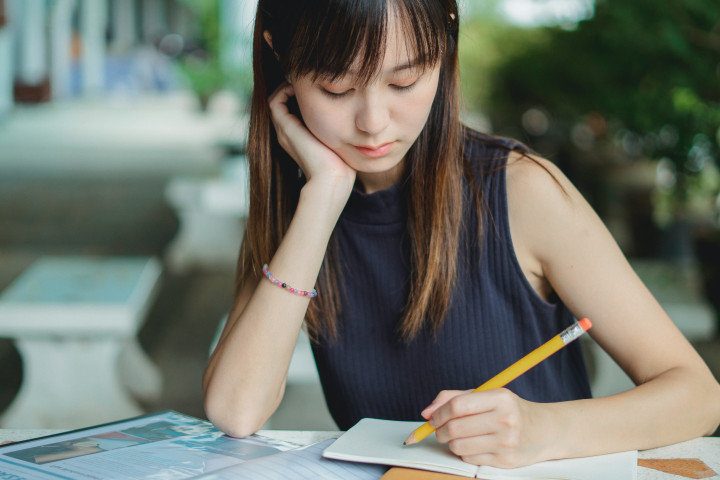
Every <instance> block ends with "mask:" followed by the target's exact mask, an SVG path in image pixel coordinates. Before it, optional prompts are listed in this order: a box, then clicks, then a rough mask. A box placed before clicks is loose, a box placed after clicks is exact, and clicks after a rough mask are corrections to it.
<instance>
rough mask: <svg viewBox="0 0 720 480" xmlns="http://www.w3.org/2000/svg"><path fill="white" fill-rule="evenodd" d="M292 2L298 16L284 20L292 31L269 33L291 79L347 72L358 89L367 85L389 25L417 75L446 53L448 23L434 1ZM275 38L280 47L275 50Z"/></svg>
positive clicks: (380, 56)
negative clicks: (393, 29)
mask: <svg viewBox="0 0 720 480" xmlns="http://www.w3.org/2000/svg"><path fill="white" fill-rule="evenodd" d="M295 1H296V5H297V4H301V5H297V8H298V10H299V11H298V12H297V13H298V14H299V15H298V16H297V17H295V18H292V19H290V18H288V25H287V26H289V27H291V28H289V29H280V30H279V31H278V30H277V29H273V30H274V31H272V34H273V43H274V44H275V45H276V51H277V53H278V55H279V56H280V60H281V63H282V67H283V70H284V71H285V72H286V74H289V75H291V76H305V75H311V76H312V77H313V79H314V80H317V79H318V78H325V79H329V80H336V79H338V78H340V77H342V76H344V75H346V74H347V73H348V72H351V71H352V74H353V75H354V76H356V78H357V80H358V81H359V82H360V83H361V84H367V83H369V82H370V81H371V80H372V79H373V78H375V77H376V76H377V75H378V73H379V72H380V70H381V69H382V64H383V60H384V58H385V49H386V42H387V38H388V31H389V21H391V20H392V21H395V22H397V28H398V29H399V31H398V36H400V37H399V38H402V39H404V45H405V46H406V48H407V50H408V51H407V55H408V59H409V61H410V62H412V64H413V66H414V67H416V68H417V69H419V70H421V71H423V70H425V69H427V68H432V67H434V66H435V65H437V64H438V63H439V62H440V61H441V60H442V58H443V56H444V54H445V52H446V50H447V47H448V46H447V38H448V22H449V19H446V18H445V16H446V12H445V9H444V8H443V7H442V5H441V2H439V1H438V0H316V1H298V0H295ZM287 13H289V12H286V16H287V17H290V16H292V15H287ZM276 27H279V25H276ZM293 27H294V28H293ZM278 34H279V36H278ZM278 37H279V38H278ZM282 37H284V38H282ZM276 38H278V40H280V39H281V38H282V40H284V41H282V42H281V44H276V42H275V39H276ZM283 47H284V48H283Z"/></svg>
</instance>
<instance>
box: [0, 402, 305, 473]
mask: <svg viewBox="0 0 720 480" xmlns="http://www.w3.org/2000/svg"><path fill="white" fill-rule="evenodd" d="M298 447H299V445H296V444H294V443H290V442H284V441H279V440H275V439H271V438H267V437H263V436H261V435H251V436H249V437H246V438H242V439H237V438H231V437H228V436H226V435H224V434H223V433H222V432H220V431H218V430H217V429H215V428H214V427H213V426H212V424H211V423H210V422H207V421H205V420H200V419H198V418H194V417H191V416H188V415H183V414H181V413H178V412H175V411H170V410H168V411H163V412H159V413H155V414H150V415H145V416H141V417H136V418H131V419H128V420H123V421H119V422H113V423H108V424H105V425H98V426H94V427H89V428H84V429H81V430H75V431H72V432H67V433H61V434H58V435H52V436H49V437H43V438H39V439H34V440H27V441H24V442H19V443H14V444H9V445H5V446H2V447H0V479H2V480H58V479H61V480H115V479H117V480H135V479H138V480H140V479H143V480H144V479H151V480H166V479H168V480H169V479H194V478H197V477H200V476H202V475H204V474H207V473H211V472H215V471H218V470H220V469H224V468H226V467H229V466H232V465H238V464H241V463H244V462H247V461H249V460H253V459H256V458H260V457H264V456H267V455H273V454H276V453H280V452H284V451H287V450H292V449H295V448H298Z"/></svg>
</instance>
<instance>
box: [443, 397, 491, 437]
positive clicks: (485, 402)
mask: <svg viewBox="0 0 720 480" xmlns="http://www.w3.org/2000/svg"><path fill="white" fill-rule="evenodd" d="M486 393H488V392H479V393H478V392H463V394H461V395H457V396H454V397H453V398H451V399H449V400H448V401H447V402H445V403H444V404H443V405H440V406H439V407H438V408H437V409H436V410H435V412H434V413H433V414H432V418H431V419H430V425H432V426H433V427H435V428H436V429H438V428H440V427H442V426H443V425H445V424H446V423H447V422H449V421H450V420H452V419H455V418H460V417H466V416H468V415H477V414H480V413H486V412H490V411H492V410H494V409H495V407H496V405H497V404H496V402H495V401H493V398H492V397H493V396H492V395H486Z"/></svg>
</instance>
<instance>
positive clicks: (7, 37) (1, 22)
mask: <svg viewBox="0 0 720 480" xmlns="http://www.w3.org/2000/svg"><path fill="white" fill-rule="evenodd" d="M8 8H9V5H8V2H6V1H5V0H0V121H2V119H3V117H5V116H7V115H8V114H9V113H10V110H12V107H13V104H14V102H13V78H14V70H13V61H12V58H13V53H12V52H13V36H12V31H11V27H10V12H9V11H8Z"/></svg>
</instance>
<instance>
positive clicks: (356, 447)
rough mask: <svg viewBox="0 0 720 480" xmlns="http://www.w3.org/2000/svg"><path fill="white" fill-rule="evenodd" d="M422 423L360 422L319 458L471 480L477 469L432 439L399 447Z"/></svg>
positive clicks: (375, 420) (369, 419) (368, 419)
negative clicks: (401, 468)
mask: <svg viewBox="0 0 720 480" xmlns="http://www.w3.org/2000/svg"><path fill="white" fill-rule="evenodd" d="M423 423H424V422H403V421H394V420H378V419H375V418H363V419H362V420H360V421H359V422H358V423H357V424H356V425H355V426H354V427H352V428H351V429H350V430H348V431H347V432H346V433H345V434H343V435H342V436H341V437H340V438H338V439H337V440H336V441H335V443H334V444H332V445H331V446H330V447H328V448H327V449H326V450H325V452H324V453H323V455H324V456H325V457H327V458H335V459H338V460H349V461H355V462H369V463H382V464H385V465H395V466H399V467H410V468H420V469H423V470H432V471H435V472H442V473H451V474H454V475H462V476H465V477H474V476H475V473H476V471H477V467H476V466H475V465H470V464H469V463H465V462H463V461H462V460H460V459H459V458H458V457H457V456H455V455H453V454H452V453H451V452H450V451H449V450H448V448H447V446H446V445H441V444H440V443H438V441H437V440H436V439H435V435H432V436H430V437H427V438H426V439H425V440H423V441H422V442H421V443H418V444H415V445H407V446H406V445H403V442H404V441H405V439H406V438H407V436H408V435H409V434H410V432H412V431H413V430H414V429H415V428H417V427H419V426H420V425H422V424H423Z"/></svg>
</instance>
